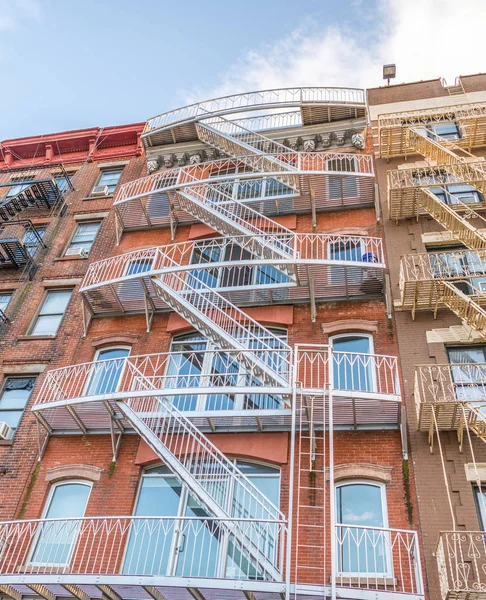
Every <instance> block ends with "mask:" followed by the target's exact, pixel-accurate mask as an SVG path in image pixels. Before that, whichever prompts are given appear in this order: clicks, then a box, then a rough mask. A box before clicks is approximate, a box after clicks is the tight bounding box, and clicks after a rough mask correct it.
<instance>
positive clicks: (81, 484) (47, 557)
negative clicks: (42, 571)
mask: <svg viewBox="0 0 486 600" xmlns="http://www.w3.org/2000/svg"><path fill="white" fill-rule="evenodd" d="M90 492H91V482H89V481H63V482H61V483H56V484H55V485H53V486H52V487H51V490H50V493H49V497H48V499H47V502H46V506H45V508H44V511H43V513H42V518H43V519H48V520H47V521H44V522H43V523H41V524H40V525H39V529H38V533H37V536H36V539H35V542H34V545H33V548H32V551H31V556H30V561H29V562H30V564H36V565H38V564H41V565H45V564H48V565H68V564H69V561H70V559H71V555H72V553H73V550H74V546H75V543H76V539H77V536H78V531H79V529H80V526H81V523H80V521H79V519H81V518H82V517H84V511H85V510H86V505H87V504H88V498H89V494H90ZM50 519H59V520H50ZM64 519H69V520H64Z"/></svg>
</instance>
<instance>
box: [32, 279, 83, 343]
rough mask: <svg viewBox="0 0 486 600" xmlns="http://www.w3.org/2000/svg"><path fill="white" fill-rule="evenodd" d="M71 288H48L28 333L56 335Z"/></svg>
mask: <svg viewBox="0 0 486 600" xmlns="http://www.w3.org/2000/svg"><path fill="white" fill-rule="evenodd" d="M72 293H73V290H72V289H62V290H48V291H47V292H46V294H45V296H44V299H43V301H42V304H41V306H40V309H39V312H38V313H37V316H36V318H35V319H34V322H33V324H32V326H31V328H30V331H29V334H30V335H56V333H57V330H58V329H59V325H60V324H61V321H62V318H63V317H64V313H65V312H66V309H67V306H68V304H69V301H70V299H71V296H72Z"/></svg>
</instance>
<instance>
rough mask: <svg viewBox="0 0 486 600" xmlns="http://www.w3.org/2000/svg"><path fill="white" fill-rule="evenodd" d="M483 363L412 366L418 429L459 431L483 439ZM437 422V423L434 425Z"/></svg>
mask: <svg viewBox="0 0 486 600" xmlns="http://www.w3.org/2000/svg"><path fill="white" fill-rule="evenodd" d="M485 398H486V363H464V364H447V365H420V366H417V367H416V368H415V403H416V409H417V421H418V428H419V429H420V430H421V431H427V432H429V436H432V435H433V433H434V429H435V428H436V427H437V429H438V430H439V431H453V430H456V431H458V432H462V430H463V429H464V427H465V423H467V427H468V428H469V429H470V430H471V431H473V432H474V433H475V434H476V435H478V436H479V437H481V438H482V439H486V420H485V413H484V403H485ZM436 424H437V425H436Z"/></svg>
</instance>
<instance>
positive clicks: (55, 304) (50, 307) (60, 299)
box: [40, 290, 72, 315]
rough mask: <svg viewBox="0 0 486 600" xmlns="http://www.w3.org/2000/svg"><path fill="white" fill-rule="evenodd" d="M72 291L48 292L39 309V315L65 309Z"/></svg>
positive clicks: (57, 312) (58, 312)
mask: <svg viewBox="0 0 486 600" xmlns="http://www.w3.org/2000/svg"><path fill="white" fill-rule="evenodd" d="M71 294H72V291H71V290H65V291H59V292H48V293H47V296H46V298H45V300H44V304H43V305H42V309H41V311H40V314H41V315H53V314H60V313H63V312H64V311H65V310H66V307H67V305H68V303H69V300H70V298H71Z"/></svg>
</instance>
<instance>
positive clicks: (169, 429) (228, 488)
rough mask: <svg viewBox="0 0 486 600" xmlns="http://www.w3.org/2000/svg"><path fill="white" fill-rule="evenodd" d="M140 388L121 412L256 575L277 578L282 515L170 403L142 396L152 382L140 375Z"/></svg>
mask: <svg viewBox="0 0 486 600" xmlns="http://www.w3.org/2000/svg"><path fill="white" fill-rule="evenodd" d="M138 387H139V389H140V391H141V392H142V393H141V397H140V398H132V399H130V400H127V401H119V402H118V406H119V408H120V410H121V411H122V413H123V414H124V415H125V416H126V418H127V419H128V420H129V421H130V423H131V424H132V425H133V427H134V429H135V430H136V431H137V432H138V434H139V435H140V436H141V437H142V438H143V439H144V440H145V441H146V443H147V444H148V445H149V446H150V447H151V448H152V450H153V451H154V452H155V453H156V454H157V455H158V456H159V457H160V458H161V459H162V460H163V461H164V463H165V464H166V465H167V467H169V469H170V470H171V471H172V472H173V473H174V474H175V475H176V476H177V477H179V479H180V480H181V481H182V482H184V483H185V484H186V485H187V486H188V488H189V489H190V491H191V492H192V493H193V494H194V495H195V496H196V497H197V498H198V500H199V501H200V502H201V503H202V504H203V506H204V507H205V508H206V509H207V511H208V512H209V514H210V515H211V516H214V517H216V518H218V519H221V528H222V529H224V530H225V531H227V532H228V533H229V534H230V535H231V536H234V539H235V541H236V542H237V543H238V544H239V545H240V547H241V549H242V552H243V553H244V554H246V555H247V556H249V558H250V559H252V560H253V561H254V562H255V567H256V572H257V576H258V577H263V578H264V579H269V578H270V579H272V580H274V581H281V580H282V574H281V572H280V570H279V568H278V564H279V561H281V556H279V554H280V551H281V548H282V546H280V539H281V538H280V536H282V535H283V534H284V528H285V524H286V521H285V517H284V515H283V514H282V513H281V512H280V510H279V509H278V508H277V507H276V506H274V505H273V504H272V502H271V501H270V500H269V499H268V498H267V497H266V496H265V495H264V494H262V493H261V492H260V491H259V490H258V489H257V488H256V487H255V486H254V485H253V483H252V482H251V481H250V480H249V479H248V478H247V477H246V476H245V475H244V473H243V472H242V471H240V469H239V468H238V467H237V466H236V465H235V464H234V463H232V462H231V461H230V460H229V459H228V458H227V457H226V456H225V455H224V454H223V453H222V452H220V451H219V450H218V448H217V447H216V446H214V444H212V443H211V441H210V440H208V438H207V437H206V436H205V435H204V434H203V433H201V432H200V431H199V430H198V429H197V427H195V426H194V425H193V424H192V423H191V421H189V419H187V418H186V417H185V416H184V415H183V414H182V413H180V412H179V411H178V410H177V408H176V407H175V406H173V404H172V403H171V402H169V401H168V400H167V399H165V398H163V397H157V398H154V397H149V398H147V397H143V390H147V389H154V387H155V386H154V385H153V384H152V383H151V382H150V380H148V379H147V378H145V377H144V376H143V375H141V374H140V377H139V378H138ZM269 549H272V550H271V551H269Z"/></svg>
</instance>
